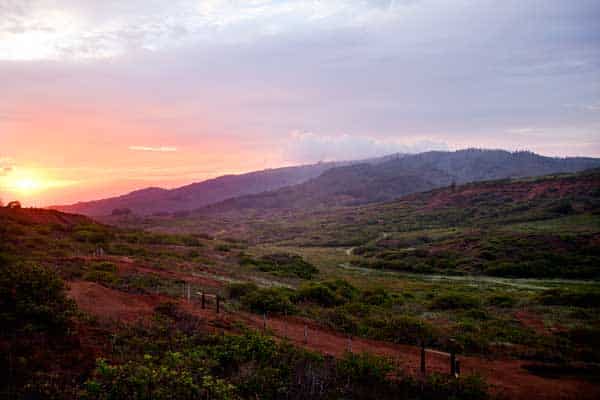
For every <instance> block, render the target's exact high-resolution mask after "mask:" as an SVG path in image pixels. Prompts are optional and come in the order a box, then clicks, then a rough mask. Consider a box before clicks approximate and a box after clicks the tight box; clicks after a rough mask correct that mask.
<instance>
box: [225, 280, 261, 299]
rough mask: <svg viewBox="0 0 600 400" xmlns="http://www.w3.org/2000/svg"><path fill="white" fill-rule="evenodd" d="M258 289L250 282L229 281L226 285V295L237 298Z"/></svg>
mask: <svg viewBox="0 0 600 400" xmlns="http://www.w3.org/2000/svg"><path fill="white" fill-rule="evenodd" d="M256 290H258V286H256V285H255V284H254V283H251V282H244V283H230V284H229V285H227V295H228V297H229V298H230V299H239V298H241V297H243V296H246V295H247V294H249V293H251V292H254V291H256Z"/></svg>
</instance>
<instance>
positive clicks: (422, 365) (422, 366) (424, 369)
mask: <svg viewBox="0 0 600 400" xmlns="http://www.w3.org/2000/svg"><path fill="white" fill-rule="evenodd" d="M421 373H422V374H423V375H425V373H426V366H425V341H422V342H421Z"/></svg>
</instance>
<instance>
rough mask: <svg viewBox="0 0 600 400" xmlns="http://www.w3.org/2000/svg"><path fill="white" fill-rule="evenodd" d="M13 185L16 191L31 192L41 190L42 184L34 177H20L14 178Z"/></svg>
mask: <svg viewBox="0 0 600 400" xmlns="http://www.w3.org/2000/svg"><path fill="white" fill-rule="evenodd" d="M13 187H14V189H15V191H16V192H19V193H23V194H31V193H35V192H37V191H39V190H41V189H42V187H43V185H42V183H41V182H40V181H38V180H37V179H36V178H34V177H22V178H17V179H15V181H14V183H13Z"/></svg>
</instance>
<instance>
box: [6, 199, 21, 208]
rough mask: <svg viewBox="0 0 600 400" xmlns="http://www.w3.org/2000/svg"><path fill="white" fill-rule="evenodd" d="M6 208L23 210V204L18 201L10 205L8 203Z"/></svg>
mask: <svg viewBox="0 0 600 400" xmlns="http://www.w3.org/2000/svg"><path fill="white" fill-rule="evenodd" d="M6 208H21V202H19V201H16V200H14V201H11V202H10V203H8V204H7V205H6Z"/></svg>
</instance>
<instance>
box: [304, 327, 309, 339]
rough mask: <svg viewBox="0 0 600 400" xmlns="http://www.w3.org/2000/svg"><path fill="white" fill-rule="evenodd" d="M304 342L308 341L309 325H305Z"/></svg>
mask: <svg viewBox="0 0 600 400" xmlns="http://www.w3.org/2000/svg"><path fill="white" fill-rule="evenodd" d="M304 343H305V344H307V343H308V326H306V325H304Z"/></svg>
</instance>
